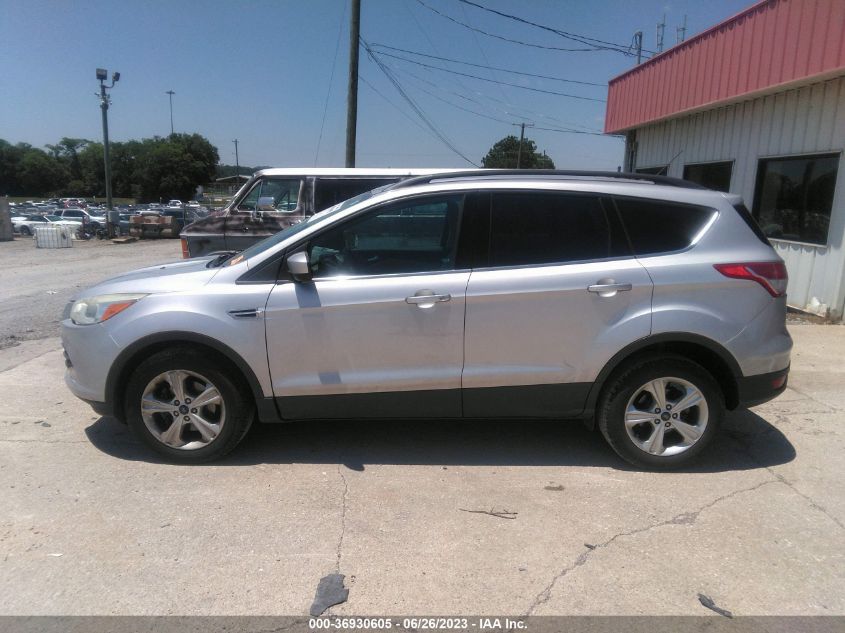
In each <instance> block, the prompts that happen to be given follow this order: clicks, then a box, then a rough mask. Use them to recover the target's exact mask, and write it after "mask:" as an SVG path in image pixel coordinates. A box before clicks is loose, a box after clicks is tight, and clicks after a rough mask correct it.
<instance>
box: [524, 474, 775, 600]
mask: <svg viewBox="0 0 845 633" xmlns="http://www.w3.org/2000/svg"><path fill="white" fill-rule="evenodd" d="M777 483H782V482H780V481H777V480H772V479H769V480H767V481H764V482H762V483H759V484H757V485H756V486H751V487H750V488H742V489H740V490H734V491H733V492H730V493H728V494H725V495H722V496H721V497H717V498H716V499H714V500H713V501H711V502H709V503H707V504H705V505H703V506H701V507H700V508H698V510H694V511H692V512H682V513H681V514H676V515H675V516H673V517H672V518H671V519H667V520H665V521H660V522H658V523H652V524H651V525H647V526H645V527H641V528H637V529H635V530H630V531H628V532H619V533H617V534H614V535H613V536H611V537H610V538H609V539H607V540H606V541H603V542H602V543H597V544H596V545H593V546H592V547H588V548H587V549H586V550H585V551H583V552H581V554H579V555H578V558H576V559H575V562H573V563H572V564H571V565H569V566H568V567H565V568H563V569H562V570H560V571H559V572H558V573H557V575H556V576H555V577H554V578H552V580H551V582H550V583H549V584H548V585H546V588H545V589H543V590H542V591H541V592H540V593H538V594H537V596H536V597H535V598H534V602H532V603H531V606H530V607H529V608H528V611H526V612H525V615H526V616H529V615H534V610H535V609H537V607H539V606H540V605H541V604H545V603H546V602H548V601H549V600H551V598H552V589H554V587H555V585H556V584H557V582H558V581H559V580H560V579H562V578H563V577H564V576H566V575H567V574H568V573H569V572H571V571H574V570H575V569H577V568H578V567H581V566H582V565H584V564H585V563H587V561H588V560H589V558H590V555H591V554H593V553H594V552H595V551H597V550H600V549H603V548H605V547H609V546H610V545H612V544H613V543H614V541H616V540H617V539H620V538H623V537H625V536H635V535H637V534H642V533H643V532H648V531H649V530H653V529H655V528H659V527H663V526H666V525H692V524H694V523H695V522H696V520H698V517H699V515H700V514H701V513H702V512H704V511H705V510H707V509H709V508H712V507H713V506H715V505H716V504H718V503H721V502H722V501H725V500H726V499H730V498H731V497H735V496H737V495H739V494H743V493H746V492H752V491H754V490H757V489H758V488H762V487H763V486H768V485H769V484H777Z"/></svg>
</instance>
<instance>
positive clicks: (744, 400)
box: [737, 367, 789, 407]
mask: <svg viewBox="0 0 845 633" xmlns="http://www.w3.org/2000/svg"><path fill="white" fill-rule="evenodd" d="M788 378H789V367H787V368H786V369H781V370H779V371H773V372H770V373H767V374H757V375H756V376H743V377H742V378H740V379H739V380H738V381H737V387H738V388H739V406H740V407H754V406H757V405H758V404H763V403H764V402H768V401H769V400H771V399H772V398H777V397H778V396H779V395H780V394H782V393H783V392H784V391H785V390H786V384H787V382H788Z"/></svg>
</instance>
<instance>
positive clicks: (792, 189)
mask: <svg viewBox="0 0 845 633" xmlns="http://www.w3.org/2000/svg"><path fill="white" fill-rule="evenodd" d="M605 131H606V132H609V133H625V134H626V155H625V167H626V169H627V170H630V171H639V172H650V173H662V174H666V175H669V176H676V177H679V178H686V179H688V180H693V181H696V182H700V183H701V184H704V185H706V186H708V187H711V188H714V189H722V190H724V191H730V192H733V193H738V194H740V195H742V196H743V198H744V199H745V202H746V204H747V206H748V207H749V208H750V209H751V210H752V212H753V214H754V216H755V217H756V218H757V220H758V222H759V223H760V226H761V227H762V228H763V230H764V231H765V232H766V234H767V235H768V236H769V239H770V240H771V242H772V244H773V245H774V246H775V248H776V249H777V251H778V253H779V254H780V255H781V257H783V258H784V260H785V261H786V264H787V268H788V271H789V276H790V279H789V287H788V290H787V297H788V302H789V304H790V305H792V306H795V307H798V308H801V309H805V310H810V311H813V312H816V313H819V314H825V315H829V316H830V317H832V318H833V319H836V320H839V319H842V316H843V312H844V311H845V244H843V241H845V161H843V160H842V150H843V148H845V1H842V0H764V1H763V2H759V3H758V4H755V5H754V6H752V7H750V8H749V9H747V10H745V11H743V12H742V13H740V14H738V15H736V16H734V17H732V18H730V19H728V20H726V21H725V22H722V23H721V24H718V25H717V26H715V27H713V28H711V29H708V30H707V31H705V32H703V33H701V34H699V35H696V36H695V37H692V38H690V39H688V40H687V41H685V42H683V43H681V44H679V45H677V46H675V47H673V48H671V49H669V50H667V51H665V52H664V53H662V54H660V55H657V56H655V57H654V58H652V59H650V60H648V61H647V62H645V63H643V64H641V65H639V66H637V67H635V68H633V69H631V70H630V71H628V72H626V73H624V74H622V75H620V76H619V77H616V78H615V79H613V80H611V82H610V87H609V96H608V105H607V118H606V124H605Z"/></svg>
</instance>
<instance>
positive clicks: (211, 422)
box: [125, 348, 254, 464]
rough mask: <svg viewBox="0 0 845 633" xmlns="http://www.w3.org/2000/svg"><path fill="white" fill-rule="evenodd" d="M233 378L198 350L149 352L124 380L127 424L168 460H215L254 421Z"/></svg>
mask: <svg viewBox="0 0 845 633" xmlns="http://www.w3.org/2000/svg"><path fill="white" fill-rule="evenodd" d="M235 378H236V377H235V376H233V375H232V372H231V371H229V372H227V371H226V367H225V366H221V365H220V363H218V362H216V359H213V358H211V357H209V356H207V355H206V354H204V353H201V352H197V351H194V350H190V349H187V348H176V349H174V350H168V351H164V352H159V353H157V354H154V355H152V356H150V357H149V358H148V359H147V360H145V361H144V362H142V363H141V364H140V365H139V366H138V368H137V369H136V370H135V371H134V372H133V374H132V376H131V378H130V379H129V384H128V385H127V389H126V403H125V406H126V409H125V411H126V419H127V422H128V423H129V427H130V428H131V429H132V431H133V432H134V433H135V435H136V436H137V437H138V438H139V439H141V441H143V442H144V443H145V444H147V445H148V446H149V447H150V448H152V449H153V450H155V451H156V452H158V453H159V454H161V455H163V456H165V457H166V458H167V459H168V460H169V461H172V462H176V463H183V464H196V463H202V462H208V461H212V460H215V459H219V458H221V457H223V456H224V455H225V454H226V453H228V452H229V451H231V450H232V449H233V448H235V446H237V445H238V443H239V442H240V441H241V439H243V437H244V435H246V432H247V430H249V427H250V425H251V424H252V419H253V411H254V406H253V403H252V402H251V400H250V398H249V396H248V394H247V391H246V389H244V388H243V387H242V386H241V385H240V384H238V381H237V380H236V379H235Z"/></svg>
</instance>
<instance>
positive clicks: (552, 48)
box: [416, 0, 599, 53]
mask: <svg viewBox="0 0 845 633" xmlns="http://www.w3.org/2000/svg"><path fill="white" fill-rule="evenodd" d="M416 1H417V2H418V3H419V4H421V5H422V6H424V7H425V8H426V9H428V10H429V11H433V12H434V13H436V14H437V15H439V16H440V17H443V18H446V19H447V20H449V21H451V22H454V23H455V24H459V25H460V26H462V27H464V28H466V29H469V30H470V31H475V32H476V33H481V34H482V35H486V36H487V37H492V38H495V39H497V40H502V41H504V42H510V43H512V44H520V45H522V46H529V47H531V48H542V49H545V50H549V51H563V52H567V53H588V52H593V51H596V50H599V49H598V48H596V47H595V46H593V47H591V48H561V47H560V46H548V45H544V44H534V43H531V42H523V41H522V40H516V39H512V38H510V37H505V36H504V35H497V34H495V33H490V32H488V31H485V30H483V29H479V28H477V27H475V26H472V25H471V24H467V23H466V22H461V21H460V20H458V19H457V18H453V17H452V16H451V15H447V14H446V13H443V12H442V11H438V10H437V9H435V8H434V7H432V6H430V5H428V4H426V3H425V2H423V0H416Z"/></svg>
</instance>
